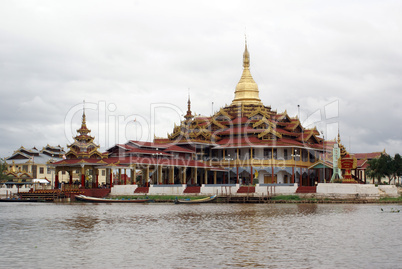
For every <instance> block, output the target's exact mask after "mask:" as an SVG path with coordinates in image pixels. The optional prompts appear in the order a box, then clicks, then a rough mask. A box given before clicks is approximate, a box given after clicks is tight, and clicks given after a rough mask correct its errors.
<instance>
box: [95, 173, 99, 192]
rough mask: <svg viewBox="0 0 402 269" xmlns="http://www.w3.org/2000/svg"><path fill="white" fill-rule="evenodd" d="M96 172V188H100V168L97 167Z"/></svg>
mask: <svg viewBox="0 0 402 269" xmlns="http://www.w3.org/2000/svg"><path fill="white" fill-rule="evenodd" d="M95 173H96V175H95V188H98V187H99V170H98V169H96V170H95Z"/></svg>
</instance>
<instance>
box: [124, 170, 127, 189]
mask: <svg viewBox="0 0 402 269" xmlns="http://www.w3.org/2000/svg"><path fill="white" fill-rule="evenodd" d="M124 185H127V170H126V169H125V168H124Z"/></svg>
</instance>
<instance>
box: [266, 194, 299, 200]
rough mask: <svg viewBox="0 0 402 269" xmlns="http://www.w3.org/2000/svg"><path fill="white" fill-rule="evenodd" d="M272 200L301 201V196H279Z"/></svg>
mask: <svg viewBox="0 0 402 269" xmlns="http://www.w3.org/2000/svg"><path fill="white" fill-rule="evenodd" d="M271 200H285V201H291V200H301V199H300V197H299V196H297V195H278V196H273V197H272V198H271Z"/></svg>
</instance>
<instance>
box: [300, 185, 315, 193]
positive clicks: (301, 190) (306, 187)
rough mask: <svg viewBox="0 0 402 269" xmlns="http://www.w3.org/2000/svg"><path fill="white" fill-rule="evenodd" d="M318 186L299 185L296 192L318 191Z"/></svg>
mask: <svg viewBox="0 0 402 269" xmlns="http://www.w3.org/2000/svg"><path fill="white" fill-rule="evenodd" d="M316 192H317V187H316V186H299V187H298V188H297V190H296V193H316Z"/></svg>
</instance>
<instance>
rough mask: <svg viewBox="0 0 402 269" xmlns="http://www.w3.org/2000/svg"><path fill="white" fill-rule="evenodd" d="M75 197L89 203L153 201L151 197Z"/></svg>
mask: <svg viewBox="0 0 402 269" xmlns="http://www.w3.org/2000/svg"><path fill="white" fill-rule="evenodd" d="M75 199H76V200H78V201H82V202H89V203H149V202H153V200H151V199H121V200H117V199H106V198H97V197H91V196H86V195H82V194H81V195H77V196H75Z"/></svg>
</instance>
